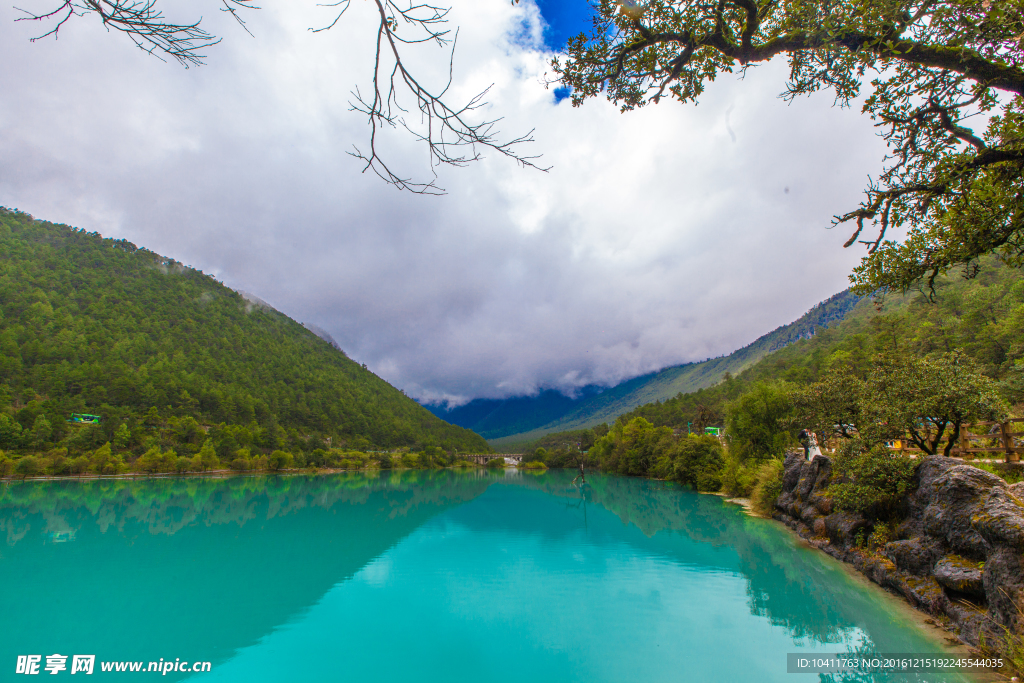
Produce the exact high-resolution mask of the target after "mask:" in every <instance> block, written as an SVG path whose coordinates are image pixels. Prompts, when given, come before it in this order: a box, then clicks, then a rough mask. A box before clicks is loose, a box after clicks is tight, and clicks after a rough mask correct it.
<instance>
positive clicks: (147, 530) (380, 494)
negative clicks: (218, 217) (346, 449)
mask: <svg viewBox="0 0 1024 683" xmlns="http://www.w3.org/2000/svg"><path fill="white" fill-rule="evenodd" d="M572 478H573V473H572V472H567V471H565V472H563V471H551V472H546V473H543V474H531V473H520V472H517V471H514V470H509V471H501V470H499V471H497V472H494V471H481V470H471V471H468V472H463V473H459V472H452V471H435V472H429V471H401V472H399V471H395V472H380V473H368V474H362V473H360V474H339V475H330V476H280V477H275V476H253V477H242V476H239V477H227V478H215V477H196V478H165V479H138V480H123V479H107V480H92V481H81V482H79V481H46V482H32V481H28V482H11V483H8V484H4V485H0V539H2V540H0V586H2V587H3V588H2V590H0V634H2V636H3V637H2V638H0V650H2V653H0V680H20V679H23V678H24V677H23V676H21V675H17V674H16V673H15V671H16V662H17V659H18V657H19V656H28V655H40V656H41V658H42V659H41V663H40V665H39V668H40V671H39V672H40V674H41V675H44V676H47V680H50V679H51V676H50V675H49V674H48V672H47V671H44V670H42V668H43V667H44V666H45V665H46V662H47V660H46V656H47V655H52V654H61V655H67V656H69V658H68V660H67V670H64V671H59V672H58V673H57V674H56V676H59V677H64V676H69V675H71V661H72V660H71V657H70V656H72V655H76V654H78V655H95V669H94V676H95V677H96V678H99V679H102V680H108V679H109V680H143V679H145V680H154V678H157V677H159V678H160V679H161V680H167V681H171V680H194V681H246V682H253V681H361V682H363V681H365V682H372V681H402V682H403V683H434V682H440V681H445V682H461V681H466V682H470V681H472V682H474V683H481V682H487V681H496V682H505V681H508V682H512V681H515V682H516V683H533V682H538V681H552V682H554V681H558V682H560V683H565V682H567V681H585V682H593V683H597V682H605V681H607V682H609V683H610V682H615V683H623V682H630V681H643V682H657V681H726V682H731V681H736V682H741V681H789V682H790V683H795V682H796V681H803V680H815V681H817V680H819V676H818V675H817V674H789V673H787V672H786V653H789V652H803V653H827V652H854V651H861V650H868V651H876V652H884V653H925V652H929V653H936V652H941V649H940V645H939V642H938V641H937V640H936V639H935V636H934V634H931V633H927V632H925V631H923V630H922V629H921V628H920V627H919V626H918V625H917V624H916V623H915V619H914V618H913V617H912V615H910V614H909V613H908V611H907V610H906V609H905V608H904V607H903V606H902V604H901V603H900V602H899V601H898V600H897V599H895V598H893V597H892V596H889V595H887V594H885V593H884V592H882V591H881V590H879V589H877V588H875V587H873V586H870V585H866V584H865V583H864V582H862V581H860V580H858V579H856V578H854V577H852V576H851V575H850V574H849V573H848V572H847V571H846V570H844V568H843V567H841V566H840V565H839V564H838V563H837V562H835V561H833V560H831V558H829V557H827V556H826V555H824V554H823V553H821V552H820V551H817V550H813V549H809V548H806V547H803V546H801V545H800V544H799V542H798V541H797V540H796V539H795V538H794V537H793V536H792V535H791V534H790V533H789V532H788V531H787V530H786V529H785V528H783V527H782V526H781V525H780V524H778V523H776V522H772V521H770V520H762V519H755V518H751V517H749V516H747V515H745V514H743V512H742V510H741V509H740V508H739V507H737V506H735V505H730V504H728V503H725V502H724V501H722V500H721V499H720V498H718V497H716V496H708V495H700V494H696V493H694V492H692V491H690V490H688V489H685V488H680V487H677V486H674V485H670V484H665V483H662V482H656V481H650V480H644V479H632V478H625V477H615V476H601V475H596V474H595V475H592V476H589V477H588V483H587V485H586V486H584V487H582V488H577V487H574V486H572V485H571V480H572ZM161 658H162V659H163V660H164V661H170V662H174V661H178V660H180V661H185V662H195V661H208V662H210V664H211V666H210V671H208V672H202V673H183V672H180V671H179V672H175V671H170V672H168V673H167V674H165V675H164V674H159V673H153V672H145V671H144V672H142V673H136V674H133V673H129V672H104V671H101V670H100V669H101V663H102V662H122V661H123V662H130V661H140V662H145V663H148V662H150V661H159V660H160V659H161ZM76 675H77V674H76ZM53 680H58V679H57V678H56V677H53ZM72 680H78V679H72ZM85 680H91V679H85ZM821 680H832V679H829V678H827V677H826V678H823V679H821ZM835 680H878V681H885V680H898V681H908V680H911V681H913V680H920V681H929V682H930V683H932V682H935V681H953V680H963V679H961V678H959V677H956V676H951V675H943V674H927V675H925V674H917V675H893V676H892V677H891V678H888V677H886V676H876V677H860V678H849V679H844V678H842V677H840V676H836V678H835Z"/></svg>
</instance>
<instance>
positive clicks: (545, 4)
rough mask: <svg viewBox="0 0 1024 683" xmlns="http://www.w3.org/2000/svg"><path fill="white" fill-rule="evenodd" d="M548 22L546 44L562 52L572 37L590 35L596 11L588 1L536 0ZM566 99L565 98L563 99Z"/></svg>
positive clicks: (545, 32)
mask: <svg viewBox="0 0 1024 683" xmlns="http://www.w3.org/2000/svg"><path fill="white" fill-rule="evenodd" d="M534 2H536V3H537V7H538V8H540V13H541V15H542V16H543V17H544V21H546V22H547V24H548V25H547V28H546V29H545V30H544V44H545V45H546V46H547V47H548V48H549V49H551V50H555V51H558V50H561V49H562V48H564V47H565V44H566V42H568V40H569V38H570V37H571V36H575V35H577V34H579V33H580V32H581V31H582V32H584V33H589V32H590V29H591V28H592V26H593V25H592V24H591V22H590V17H591V16H592V15H593V13H594V10H593V9H592V8H591V6H590V4H589V3H588V2H587V1H586V0H534ZM563 99H564V98H563Z"/></svg>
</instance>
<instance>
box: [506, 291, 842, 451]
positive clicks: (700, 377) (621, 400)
mask: <svg viewBox="0 0 1024 683" xmlns="http://www.w3.org/2000/svg"><path fill="white" fill-rule="evenodd" d="M858 301H860V298H859V297H857V296H856V295H854V294H851V293H850V292H849V291H844V292H840V293H839V294H836V295H835V296H833V297H831V298H829V299H826V300H825V301H823V302H822V303H820V304H818V305H817V306H815V307H814V308H812V309H811V310H810V311H808V312H807V313H805V314H804V315H803V316H801V317H800V318H799V319H798V320H796V321H795V322H792V323H790V324H788V325H783V326H782V327H778V328H776V329H775V330H773V331H771V332H769V333H768V334H766V335H764V336H762V337H760V338H758V339H757V340H756V341H754V342H753V343H751V344H748V345H747V346H744V347H743V348H742V349H739V350H738V351H734V352H733V353H731V354H729V355H728V356H722V357H719V358H712V359H710V360H706V361H703V362H700V363H687V364H686V365H677V366H673V367H670V368H665V369H664V370H661V371H659V372H655V373H651V374H648V375H642V376H640V377H635V378H633V379H631V380H628V381H626V382H623V383H622V384H619V385H617V386H615V387H612V388H611V389H607V390H605V391H603V392H601V393H600V394H597V395H594V396H590V397H588V398H587V399H585V400H583V401H581V402H580V403H579V404H578V405H577V406H575V408H574V409H573V410H572V411H571V412H569V413H568V414H566V415H564V416H561V417H559V418H558V419H557V420H554V421H552V422H550V423H548V424H545V425H544V426H542V427H539V428H537V429H533V430H530V431H527V432H522V433H519V434H513V435H511V436H507V437H504V438H500V439H492V440H490V443H491V445H492V446H494V447H495V448H499V449H502V450H507V449H509V448H513V449H514V448H516V447H517V446H519V445H521V444H523V443H525V442H533V441H536V440H537V439H539V438H541V437H542V436H544V435H545V434H549V433H552V432H563V431H571V430H579V429H586V428H588V427H593V426H594V425H598V424H604V423H607V422H614V421H615V418H617V417H618V416H619V415H621V414H623V413H625V412H628V411H630V410H633V409H634V408H636V407H637V406H641V405H644V404H646V403H652V402H655V401H664V400H666V399H669V398H672V397H673V396H677V395H678V394H681V393H682V394H687V393H691V392H694V391H697V390H698V389H703V388H706V387H711V386H714V385H716V384H718V383H719V382H720V381H722V378H723V377H725V376H726V374H727V373H728V374H730V375H736V374H739V373H740V372H742V371H744V370H745V369H747V368H749V367H751V366H752V365H754V364H755V363H757V362H758V361H760V360H761V359H762V358H764V357H765V356H767V355H768V354H771V353H773V352H775V351H778V350H779V349H782V348H784V347H786V346H789V345H790V344H793V343H795V342H798V341H800V340H802V339H809V338H812V337H814V336H815V334H817V332H818V331H820V330H822V329H823V328H826V327H828V326H829V325H834V324H835V323H836V322H838V321H841V320H843V319H844V317H845V316H846V315H847V314H849V313H850V311H852V310H854V308H855V307H856V306H857V304H858Z"/></svg>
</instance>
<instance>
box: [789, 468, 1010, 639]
mask: <svg viewBox="0 0 1024 683" xmlns="http://www.w3.org/2000/svg"><path fill="white" fill-rule="evenodd" d="M832 478H833V471H832V462H831V460H830V459H829V458H827V457H817V458H814V459H813V460H811V461H807V460H806V459H805V458H804V457H803V454H802V453H792V454H789V455H788V457H787V458H786V461H785V470H784V474H783V487H782V488H783V490H782V494H781V495H780V496H779V499H778V501H777V502H776V508H777V510H778V514H776V518H777V519H780V520H781V521H783V522H785V523H786V524H788V525H790V526H791V527H793V528H794V529H795V530H796V531H797V533H799V534H801V535H802V536H804V537H805V538H807V539H808V540H809V541H810V542H811V543H812V544H814V545H815V546H817V547H819V548H821V549H822V550H824V551H825V552H827V553H828V554H830V555H832V556H833V557H836V558H838V559H841V560H844V561H846V562H849V563H850V564H852V565H854V566H855V567H856V568H857V569H859V570H860V571H861V572H863V573H864V574H866V575H867V576H868V577H869V578H870V579H871V580H873V581H875V582H876V583H878V584H879V585H881V586H884V587H886V588H889V589H891V590H894V591H896V592H898V593H901V594H902V595H904V596H905V597H906V598H907V600H909V601H910V602H911V603H913V604H914V605H916V606H917V607H919V608H920V609H923V610H926V611H928V612H931V613H933V614H944V615H945V616H947V617H949V618H950V619H951V620H952V622H953V623H955V624H956V626H957V630H958V633H959V635H960V637H961V638H962V639H963V640H964V641H965V642H969V643H971V644H974V645H977V644H978V643H979V642H980V640H981V638H982V637H985V638H993V637H1002V635H1003V634H1004V630H1003V629H1007V628H1008V629H1012V630H1015V631H1016V632H1018V633H1020V632H1024V613H1022V611H1021V610H1022V609H1024V483H1021V484H1014V485H1012V486H1008V485H1007V484H1006V482H1004V481H1003V480H1002V479H1000V478H999V477H997V476H995V475H993V474H990V473H988V472H985V471H984V470H981V469H979V468H977V467H974V466H972V465H969V464H965V463H963V462H962V461H959V460H954V459H952V458H946V457H943V456H930V457H927V458H922V459H921V461H920V462H919V463H918V465H917V467H916V468H915V474H914V482H913V485H912V491H911V493H909V494H908V495H907V497H906V499H905V500H904V501H903V509H904V510H905V512H906V517H905V518H904V519H903V520H902V522H901V523H900V525H899V526H898V528H897V529H896V536H897V539H896V540H894V541H892V542H890V543H887V544H886V545H885V546H884V547H883V548H881V549H875V550H871V549H868V548H864V547H862V546H861V545H860V544H859V543H858V541H859V540H860V539H861V538H863V537H865V536H866V535H868V534H870V533H871V531H872V529H873V528H874V526H875V520H873V519H871V518H866V517H865V516H863V515H859V514H854V513H851V512H841V511H833V510H832V507H831V501H830V500H829V497H828V495H827V490H828V485H829V484H830V483H831V481H832Z"/></svg>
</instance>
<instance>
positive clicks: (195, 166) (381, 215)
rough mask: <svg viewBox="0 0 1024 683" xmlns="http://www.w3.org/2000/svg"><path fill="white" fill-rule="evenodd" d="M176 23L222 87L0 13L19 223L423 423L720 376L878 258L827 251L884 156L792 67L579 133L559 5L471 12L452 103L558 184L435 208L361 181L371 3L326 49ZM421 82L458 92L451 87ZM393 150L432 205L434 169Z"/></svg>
mask: <svg viewBox="0 0 1024 683" xmlns="http://www.w3.org/2000/svg"><path fill="white" fill-rule="evenodd" d="M25 2H26V3H27V5H28V6H30V7H32V8H34V9H48V8H49V5H48V2H50V4H52V5H54V6H56V5H57V4H58V3H57V2H56V1H53V0H25ZM566 2H569V0H566ZM164 4H167V5H168V8H167V9H168V11H170V9H171V8H173V10H174V11H173V13H172V15H171V16H172V18H175V19H179V18H180V19H185V18H193V17H198V16H201V15H205V19H204V26H209V28H210V29H211V30H213V31H215V32H219V33H222V34H223V36H224V40H223V42H222V43H221V44H219V45H217V46H215V47H213V48H211V49H209V50H208V56H209V58H208V65H207V66H203V67H201V68H192V69H188V70H185V69H183V68H182V67H180V66H179V65H177V64H175V63H173V62H172V63H163V62H161V61H159V60H157V59H155V58H153V57H150V56H147V55H145V54H143V53H142V52H141V51H139V50H138V49H137V48H135V47H133V46H132V45H131V43H130V42H129V41H128V40H127V39H125V38H124V37H122V36H119V35H115V34H108V33H106V32H105V31H104V30H103V28H102V26H101V25H100V24H99V22H98V21H96V20H95V19H94V18H93V17H85V18H83V19H78V20H75V21H72V22H69V23H68V24H66V25H65V27H64V28H63V29H62V31H61V33H60V39H59V40H57V41H54V40H52V39H47V40H43V41H39V42H35V43H30V42H29V38H31V37H33V36H34V35H35V34H36V33H38V32H39V26H38V25H31V24H30V23H29V22H19V23H15V22H14V19H15V18H16V17H17V16H19V15H18V13H17V11H16V10H14V9H13V8H12V7H10V6H4V7H0V64H3V68H2V69H0V204H2V205H5V206H8V207H17V208H20V209H22V210H24V211H28V212H30V213H32V214H33V215H35V216H36V217H38V218H44V219H47V220H52V221H56V222H64V223H68V224H71V225H74V226H77V227H81V228H85V229H87V230H97V231H99V232H101V233H102V234H103V235H105V236H108V237H115V238H127V239H129V240H131V241H133V242H135V243H136V244H138V245H140V246H145V247H147V248H149V249H152V250H153V251H156V252H159V253H161V254H164V255H167V256H170V257H172V258H175V259H177V260H179V261H182V262H184V263H186V264H189V265H192V266H194V267H196V268H200V269H202V270H203V271H205V272H207V273H210V274H212V275H214V276H215V277H217V278H218V279H219V280H221V281H223V282H224V283H225V284H227V285H228V286H230V287H234V288H237V289H243V290H246V291H249V292H252V293H253V294H256V295H257V296H259V297H261V298H263V299H265V300H266V301H268V302H270V303H271V304H272V305H274V306H275V307H276V308H278V309H280V310H281V311H283V312H285V313H287V314H288V315H290V316H292V317H293V318H295V319H297V320H299V321H302V322H308V323H314V324H316V325H319V326H321V327H323V328H325V329H326V330H328V331H329V332H330V333H331V334H332V335H333V336H334V337H335V339H337V341H338V342H339V343H340V344H341V346H342V347H343V348H344V349H345V350H346V352H347V353H348V354H349V356H351V357H352V358H354V359H356V360H357V361H359V362H363V363H366V364H367V365H368V366H369V367H370V369H372V370H373V371H374V372H376V373H377V374H379V375H381V376H382V377H384V378H385V379H387V380H388V381H389V382H391V383H392V384H394V385H395V386H397V387H400V388H402V389H405V390H406V391H407V393H409V394H410V395H412V396H414V397H417V398H420V399H426V400H439V399H449V400H451V401H453V402H459V401H465V400H468V399H470V398H474V397H505V396H511V395H521V394H528V393H531V392H534V391H536V390H537V389H538V388H556V389H560V390H563V391H566V392H571V391H572V390H573V389H574V388H576V387H580V386H583V385H586V384H591V383H597V384H605V385H610V384H614V383H617V382H619V381H621V380H623V379H627V378H629V377H632V376H635V375H638V374H641V373H645V372H649V371H651V370H656V369H659V368H662V367H666V366H669V365H674V364H678V363H683V362H687V361H692V360H702V359H704V358H707V357H711V356H717V355H721V354H725V353H729V352H731V351H733V350H734V349H736V348H738V347H740V346H743V345H744V344H747V343H749V342H751V341H752V340H754V339H755V338H757V337H758V336H760V335H762V334H764V333H765V332H767V331H769V330H771V329H773V328H775V327H777V326H778V325H781V324H784V323H787V322H790V321H792V320H794V319H796V318H797V317H799V316H800V315H801V314H802V313H804V312H805V311H806V310H807V309H808V308H810V307H811V306H812V305H814V304H815V303H817V302H818V301H820V300H822V299H824V298H827V297H828V296H831V295H832V294H835V293H836V292H838V291H840V290H842V289H844V288H845V287H846V286H847V274H848V273H849V271H850V269H851V267H852V266H853V265H854V264H855V263H856V262H857V260H858V259H859V258H860V256H861V252H860V251H857V250H854V249H849V250H844V249H842V243H843V242H844V241H845V240H846V239H847V237H848V236H849V234H848V231H847V230H846V229H845V228H838V229H835V230H829V229H827V228H828V227H829V225H830V218H831V216H832V215H833V214H836V213H842V212H845V211H848V210H850V209H852V208H854V207H855V206H856V205H857V203H858V202H859V200H860V197H861V193H862V190H863V188H864V187H865V185H866V181H867V177H868V175H869V174H870V175H877V172H878V169H879V168H880V162H881V159H882V156H883V154H884V145H883V143H882V142H881V141H880V140H879V139H878V138H877V137H876V136H875V131H874V129H873V128H872V126H871V122H870V120H868V119H867V118H865V117H863V116H861V115H860V114H859V112H858V111H857V110H856V109H855V110H842V109H839V108H833V107H832V97H831V96H830V95H829V94H828V93H822V94H820V95H818V96H816V97H813V98H810V99H806V98H805V99H802V100H799V101H797V102H795V103H793V104H791V105H788V104H786V103H785V102H783V101H781V100H779V99H777V94H778V93H779V92H781V90H782V87H783V81H784V78H785V75H786V68H785V64H784V63H782V62H779V63H771V64H769V65H767V66H762V67H760V68H758V69H755V70H753V71H752V72H751V73H748V75H747V77H746V78H745V79H742V80H741V79H740V78H739V77H736V76H728V75H727V76H725V77H723V78H720V79H719V80H717V81H716V82H714V83H713V84H711V85H710V87H709V89H708V91H707V93H706V95H705V97H704V98H703V99H702V101H701V103H700V105H699V106H696V107H694V106H688V105H680V104H678V103H672V102H663V103H662V104H660V105H657V106H651V107H648V108H645V109H643V110H641V111H637V112H632V113H627V114H620V113H619V112H618V110H617V108H616V107H615V106H614V105H611V104H609V103H607V102H604V101H591V102H589V103H588V104H587V105H586V106H584V107H582V108H576V109H574V108H572V107H571V105H570V102H568V101H562V102H556V98H555V96H554V94H553V92H552V90H550V89H546V88H545V87H544V85H543V76H544V73H545V71H546V70H547V62H548V60H549V59H550V54H551V53H550V46H549V43H553V42H558V41H560V40H561V38H562V37H563V36H564V35H565V34H566V33H567V31H570V30H573V27H574V24H573V22H574V21H577V20H578V17H575V16H573V15H572V13H571V12H566V10H565V7H567V5H565V4H564V3H562V4H560V3H557V2H555V0H546V3H545V4H544V6H546V7H556V6H557V7H560V10H559V12H558V14H557V15H556V14H554V13H553V11H549V12H548V17H547V20H546V19H545V18H544V16H543V15H542V13H541V12H540V11H539V8H538V6H537V5H536V4H534V3H533V1H532V0H522V2H521V3H520V4H519V5H512V4H511V3H510V2H508V0H455V4H454V7H453V11H452V14H451V18H452V23H453V25H458V26H459V27H460V33H459V45H458V49H457V51H456V54H455V83H454V86H453V92H454V94H455V95H456V98H455V99H457V100H458V99H460V98H461V99H463V100H464V99H466V98H467V97H469V96H470V95H471V94H472V93H473V92H475V91H476V90H479V89H480V88H482V87H486V86H487V85H488V84H491V83H493V84H494V87H493V89H492V90H491V93H490V95H489V98H488V102H489V103H490V104H489V107H488V109H487V111H486V112H484V114H486V115H487V116H489V117H496V116H501V117H504V120H503V121H502V123H501V125H500V127H501V129H502V130H503V131H504V132H506V133H508V134H509V135H510V136H514V135H519V134H522V133H525V132H527V131H528V130H530V129H532V128H534V129H536V131H535V133H534V137H535V138H536V142H535V143H533V144H532V146H531V147H530V149H529V150H528V151H529V152H531V153H538V154H543V157H544V158H543V163H545V164H548V165H551V166H552V169H551V171H550V172H548V173H541V172H538V171H534V170H530V169H523V168H520V167H519V166H517V165H516V164H514V163H512V162H510V161H508V160H506V159H502V158H498V157H496V156H494V155H491V156H490V157H488V158H486V159H485V160H484V161H482V162H480V163H477V164H475V165H472V166H470V167H469V168H463V169H451V170H444V169H443V170H441V171H440V180H439V183H440V184H441V185H442V186H443V187H445V188H446V189H447V190H448V192H449V193H448V194H447V195H446V196H443V197H423V196H416V195H412V194H409V193H407V192H399V191H396V190H395V189H393V188H391V187H389V186H387V185H385V184H383V183H382V182H381V181H380V180H378V179H377V178H376V177H375V176H372V175H370V174H360V169H361V167H360V164H359V162H358V160H356V159H353V158H352V157H350V156H348V155H347V154H346V152H347V151H349V150H350V149H351V148H352V146H353V145H354V144H358V145H361V146H362V145H363V144H364V143H365V140H366V135H367V128H366V122H365V119H363V118H361V117H360V116H359V115H358V114H356V113H353V112H350V111H348V100H349V98H350V95H349V91H350V90H351V89H352V88H353V87H355V86H357V85H362V86H363V87H364V88H365V86H366V83H367V81H368V77H369V73H370V71H369V69H370V59H371V57H372V31H373V28H374V26H373V24H372V20H373V17H372V16H371V15H370V14H369V10H370V9H371V8H372V5H371V3H369V2H355V3H353V4H352V9H351V11H350V15H347V16H346V17H345V18H344V19H343V20H342V22H341V23H339V25H338V26H337V27H336V28H334V29H332V30H331V31H329V32H324V33H317V34H313V33H310V32H309V31H308V30H307V29H308V28H310V27H311V26H318V25H321V24H322V23H324V22H325V21H329V19H330V16H329V11H328V10H326V9H324V8H318V7H316V6H315V3H314V2H312V0H311V1H310V2H308V3H304V2H303V1H302V0H289V1H288V2H287V3H285V2H281V1H278V2H273V1H268V2H264V3H262V7H263V9H261V10H260V11H258V12H250V13H248V14H247V19H248V20H249V28H250V30H251V31H252V33H253V34H254V37H250V36H249V35H247V34H246V33H245V32H244V31H242V30H240V29H239V28H238V27H237V26H233V25H232V24H231V23H230V22H228V21H227V20H226V18H225V17H223V16H221V15H222V14H223V13H221V12H218V11H217V10H216V3H214V2H212V1H209V2H201V1H199V0H190V1H188V2H175V3H167V1H166V0H164ZM549 22H550V23H551V24H554V25H553V26H548V28H547V32H546V33H545V24H546V23H549ZM567 27H568V28H567ZM417 65H418V66H419V67H420V68H422V69H423V70H424V73H425V74H426V76H427V77H428V78H429V79H433V80H434V82H439V81H438V80H437V79H440V78H442V77H443V73H444V69H445V67H446V61H445V57H444V55H443V54H442V53H440V52H437V53H436V54H433V53H431V54H424V55H421V56H420V57H419V59H418V61H417ZM389 145H390V147H389V149H390V157H389V159H391V160H392V161H393V162H394V163H395V164H396V166H398V167H399V168H401V169H402V170H403V171H405V172H407V173H408V174H410V175H414V176H417V177H421V178H422V177H429V168H428V166H427V163H426V154H425V150H423V149H421V148H418V147H417V146H416V145H414V144H413V143H412V141H411V140H409V139H407V138H402V137H393V138H391V139H389Z"/></svg>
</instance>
